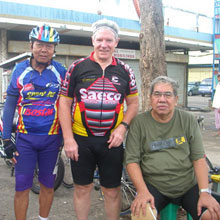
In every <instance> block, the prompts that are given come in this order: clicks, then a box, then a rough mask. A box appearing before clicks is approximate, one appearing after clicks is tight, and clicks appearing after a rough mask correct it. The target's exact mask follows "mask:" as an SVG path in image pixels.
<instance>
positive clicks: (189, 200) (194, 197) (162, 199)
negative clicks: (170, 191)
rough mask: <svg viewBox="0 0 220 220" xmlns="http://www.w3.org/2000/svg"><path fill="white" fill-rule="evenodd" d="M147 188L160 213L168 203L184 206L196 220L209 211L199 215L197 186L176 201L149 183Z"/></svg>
mask: <svg viewBox="0 0 220 220" xmlns="http://www.w3.org/2000/svg"><path fill="white" fill-rule="evenodd" d="M147 187H148V190H149V192H150V193H151V194H152V195H153V197H154V202H155V207H156V209H157V211H158V212H160V211H161V210H162V209H163V208H164V207H165V206H166V205H167V204H168V203H174V204H176V205H179V206H182V207H183V208H184V209H185V210H186V211H187V212H188V213H190V215H191V216H192V218H193V219H194V220H199V219H200V218H201V216H202V214H203V213H204V212H205V211H206V210H207V209H206V208H202V212H201V215H200V216H198V215H197V204H198V200H199V188H198V185H197V184H196V185H195V186H193V187H192V188H191V189H189V190H188V191H187V192H186V193H185V194H183V195H182V196H180V197H178V198H175V199H173V198H168V197H167V196H164V195H162V194H161V193H160V192H159V191H158V190H157V189H156V188H155V187H154V186H152V185H151V184H149V183H147Z"/></svg>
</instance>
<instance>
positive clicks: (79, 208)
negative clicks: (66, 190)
mask: <svg viewBox="0 0 220 220" xmlns="http://www.w3.org/2000/svg"><path fill="white" fill-rule="evenodd" d="M92 188H93V184H89V185H78V184H75V185H74V192H73V203H74V209H75V212H76V216H77V220H87V219H88V215H89V209H90V203H91V201H90V195H91V191H92Z"/></svg>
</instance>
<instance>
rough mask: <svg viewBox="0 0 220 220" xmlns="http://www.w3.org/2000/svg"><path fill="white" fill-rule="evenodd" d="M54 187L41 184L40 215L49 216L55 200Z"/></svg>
mask: <svg viewBox="0 0 220 220" xmlns="http://www.w3.org/2000/svg"><path fill="white" fill-rule="evenodd" d="M53 195H54V189H53V188H48V187H46V186H44V185H43V184H40V195H39V205H40V211H39V212H40V213H39V215H40V216H41V217H43V218H47V217H48V215H49V212H50V208H51V205H52V202H53Z"/></svg>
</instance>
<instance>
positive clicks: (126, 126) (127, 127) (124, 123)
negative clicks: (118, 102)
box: [121, 121, 129, 130]
mask: <svg viewBox="0 0 220 220" xmlns="http://www.w3.org/2000/svg"><path fill="white" fill-rule="evenodd" d="M121 124H122V125H124V126H125V128H126V129H127V130H128V129H129V124H128V123H126V122H124V121H122V122H121Z"/></svg>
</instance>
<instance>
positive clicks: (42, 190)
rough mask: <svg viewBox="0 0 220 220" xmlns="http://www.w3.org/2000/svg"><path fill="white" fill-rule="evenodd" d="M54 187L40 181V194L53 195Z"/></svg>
mask: <svg viewBox="0 0 220 220" xmlns="http://www.w3.org/2000/svg"><path fill="white" fill-rule="evenodd" d="M53 193H54V188H48V187H47V186H45V185H43V184H41V183H40V194H47V195H53Z"/></svg>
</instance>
